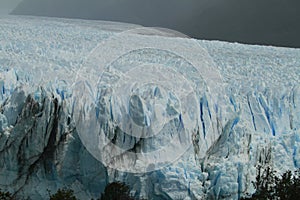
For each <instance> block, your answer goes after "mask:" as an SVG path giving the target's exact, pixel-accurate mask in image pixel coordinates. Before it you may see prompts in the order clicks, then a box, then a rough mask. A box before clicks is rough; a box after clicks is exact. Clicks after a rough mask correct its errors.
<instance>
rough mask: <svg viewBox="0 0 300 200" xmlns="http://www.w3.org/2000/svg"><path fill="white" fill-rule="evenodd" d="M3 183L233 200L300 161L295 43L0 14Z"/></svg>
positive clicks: (21, 193)
mask: <svg viewBox="0 0 300 200" xmlns="http://www.w3.org/2000/svg"><path fill="white" fill-rule="evenodd" d="M0 104H1V107H0V108H1V109H0V188H1V189H4V190H9V191H11V192H12V193H14V194H15V195H16V196H17V197H30V198H31V199H44V198H45V197H47V195H48V190H50V191H52V192H55V191H56V190H57V189H58V188H61V187H64V186H66V187H69V188H72V189H73V190H74V191H75V195H76V196H77V197H79V198H81V199H88V198H97V197H99V196H100V193H101V192H102V191H103V190H104V187H105V185H106V184H107V183H109V182H113V181H122V182H125V183H127V184H128V185H130V188H131V189H132V190H131V192H132V195H134V196H135V197H136V198H146V199H239V198H240V197H242V196H245V195H247V194H251V193H253V192H254V188H253V185H252V183H251V182H252V181H254V180H255V176H256V166H258V165H262V166H271V167H273V168H275V170H277V171H279V172H284V171H286V170H294V169H296V168H299V167H300V149H299V148H300V144H299V142H300V137H299V136H300V135H299V134H300V131H299V128H300V49H289V48H278V47H265V46H250V45H242V44H232V43H225V42H217V41H200V40H195V39H190V38H188V37H186V36H184V35H182V34H180V33H177V32H175V31H171V30H166V29H159V28H144V27H141V26H138V25H132V24H122V23H113V22H101V21H85V20H68V19H55V18H35V17H21V16H10V17H2V18H0Z"/></svg>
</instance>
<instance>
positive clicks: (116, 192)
mask: <svg viewBox="0 0 300 200" xmlns="http://www.w3.org/2000/svg"><path fill="white" fill-rule="evenodd" d="M129 192H130V189H129V186H128V185H126V184H124V183H121V182H113V183H110V184H108V185H107V186H106V187H105V189H104V193H103V194H102V195H101V198H100V200H134V198H132V197H131V196H130V194H129Z"/></svg>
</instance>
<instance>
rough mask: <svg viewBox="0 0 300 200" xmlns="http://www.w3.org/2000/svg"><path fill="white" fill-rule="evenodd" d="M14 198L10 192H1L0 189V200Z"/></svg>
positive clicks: (11, 199) (12, 199)
mask: <svg viewBox="0 0 300 200" xmlns="http://www.w3.org/2000/svg"><path fill="white" fill-rule="evenodd" d="M14 199H15V198H14V197H13V195H12V194H11V193H10V192H2V191H1V189H0V200H14Z"/></svg>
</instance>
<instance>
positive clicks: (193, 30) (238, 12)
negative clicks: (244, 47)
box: [0, 0, 300, 47]
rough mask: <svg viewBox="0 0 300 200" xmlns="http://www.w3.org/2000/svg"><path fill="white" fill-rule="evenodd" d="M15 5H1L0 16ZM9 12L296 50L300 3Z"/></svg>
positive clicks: (144, 1) (86, 4) (52, 2)
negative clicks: (133, 25) (132, 25)
mask: <svg viewBox="0 0 300 200" xmlns="http://www.w3.org/2000/svg"><path fill="white" fill-rule="evenodd" d="M17 1H20V0H0V7H1V8H2V9H0V12H1V10H3V8H5V7H6V8H7V9H8V8H9V7H12V5H10V6H6V5H8V4H14V3H16V2H17ZM3 2H4V3H3ZM5 2H6V3H5ZM2 4H3V5H4V6H3V5H2ZM12 13H13V14H28V15H42V16H55V17H68V18H83V19H101V20H111V21H121V22H130V23H136V24H141V25H144V26H158V27H165V28H170V29H175V30H177V31H180V32H182V33H185V34H187V35H189V36H191V37H195V38H200V39H218V40H227V41H236V42H243V43H252V44H269V45H276V46H291V47H300V0H23V1H22V2H21V3H20V4H18V6H16V8H15V9H14V10H13V12H12Z"/></svg>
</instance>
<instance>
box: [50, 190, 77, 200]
mask: <svg viewBox="0 0 300 200" xmlns="http://www.w3.org/2000/svg"><path fill="white" fill-rule="evenodd" d="M50 200H77V198H76V197H75V196H74V191H73V190H71V189H67V188H63V189H58V190H57V192H56V193H55V194H53V195H50Z"/></svg>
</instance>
